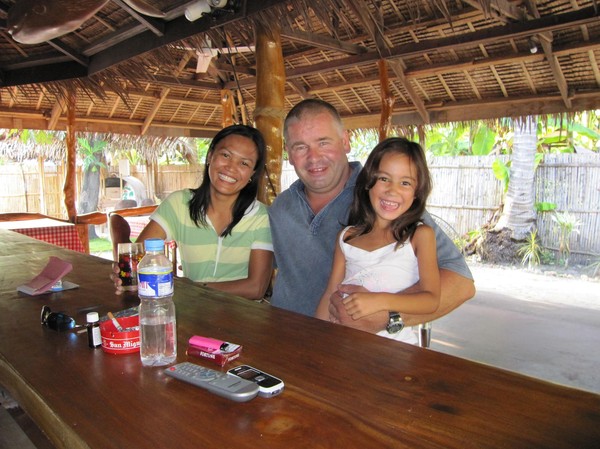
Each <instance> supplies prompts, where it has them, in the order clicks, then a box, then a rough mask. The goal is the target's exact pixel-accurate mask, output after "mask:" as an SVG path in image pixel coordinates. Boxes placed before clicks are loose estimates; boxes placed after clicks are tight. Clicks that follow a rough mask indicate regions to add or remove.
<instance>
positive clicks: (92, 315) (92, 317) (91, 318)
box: [85, 312, 100, 323]
mask: <svg viewBox="0 0 600 449" xmlns="http://www.w3.org/2000/svg"><path fill="white" fill-rule="evenodd" d="M85 319H86V320H87V322H88V323H95V322H96V321H98V320H99V319H100V317H99V316H98V312H88V314H87V315H86V316H85Z"/></svg>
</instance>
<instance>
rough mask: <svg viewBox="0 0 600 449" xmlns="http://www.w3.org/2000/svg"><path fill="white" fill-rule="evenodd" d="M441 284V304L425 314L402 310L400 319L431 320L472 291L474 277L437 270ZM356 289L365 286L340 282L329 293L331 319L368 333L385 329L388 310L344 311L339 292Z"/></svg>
mask: <svg viewBox="0 0 600 449" xmlns="http://www.w3.org/2000/svg"><path fill="white" fill-rule="evenodd" d="M440 286H441V294H440V306H439V307H438V309H437V310H436V311H435V312H433V313H429V314H426V315H409V314H405V313H403V314H402V320H403V321H404V324H405V325H407V326H415V325H417V324H422V323H427V322H429V321H433V320H435V319H437V318H440V317H442V316H444V315H446V314H447V313H449V312H451V311H452V310H454V309H456V308H457V307H458V306H460V305H461V304H463V303H464V302H465V301H467V300H468V299H470V298H472V297H473V296H474V295H475V284H474V283H473V281H472V280H471V279H469V278H466V277H464V276H461V275H460V274H457V273H455V272H453V271H450V270H440ZM418 289H419V284H418V283H417V284H415V285H413V286H412V287H409V288H408V289H406V290H405V291H407V292H410V291H417V290H418ZM359 290H363V291H364V288H363V287H360V286H357V285H343V286H340V291H338V292H335V293H334V294H333V295H332V296H331V301H330V305H329V313H330V314H331V316H332V321H334V322H336V323H340V324H343V325H345V326H348V327H353V328H355V329H359V330H363V331H366V332H371V333H377V332H379V331H381V330H384V329H385V328H386V326H387V323H388V320H389V315H388V313H387V312H378V313H375V314H373V315H369V316H366V317H363V318H361V319H358V320H353V319H352V318H351V317H350V316H348V314H347V313H346V309H345V308H344V305H343V304H342V297H341V296H340V292H341V293H351V292H355V291H359Z"/></svg>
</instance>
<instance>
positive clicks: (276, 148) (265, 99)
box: [254, 21, 285, 205]
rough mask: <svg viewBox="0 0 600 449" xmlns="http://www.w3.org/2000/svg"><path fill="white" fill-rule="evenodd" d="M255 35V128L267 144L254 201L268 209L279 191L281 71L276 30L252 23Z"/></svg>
mask: <svg viewBox="0 0 600 449" xmlns="http://www.w3.org/2000/svg"><path fill="white" fill-rule="evenodd" d="M255 33H256V108H255V109H254V120H255V126H256V127H257V128H258V129H259V130H260V131H261V132H262V134H263V136H264V138H265V141H266V144H267V161H266V167H267V173H266V174H265V176H263V178H262V180H261V183H260V187H259V191H258V199H259V200H260V201H262V202H263V203H265V204H267V205H269V204H271V203H272V202H273V200H274V199H275V197H276V196H277V193H278V192H280V191H281V161H282V159H283V120H284V118H285V112H284V109H283V107H284V101H285V67H284V65H283V52H282V50H281V36H280V30H279V27H278V26H276V24H271V26H269V27H268V28H267V27H266V25H264V24H262V23H259V22H258V21H257V22H256V23H255Z"/></svg>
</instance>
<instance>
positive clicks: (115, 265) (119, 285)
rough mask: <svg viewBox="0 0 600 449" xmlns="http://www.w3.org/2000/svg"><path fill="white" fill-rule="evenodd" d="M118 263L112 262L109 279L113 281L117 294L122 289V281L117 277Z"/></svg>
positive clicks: (121, 291) (120, 292)
mask: <svg viewBox="0 0 600 449" xmlns="http://www.w3.org/2000/svg"><path fill="white" fill-rule="evenodd" d="M119 271H120V269H119V264H118V263H117V262H113V264H112V273H110V280H111V281H113V282H114V283H115V289H116V291H115V293H116V294H117V295H121V294H122V293H123V292H124V290H123V281H122V280H121V278H119Z"/></svg>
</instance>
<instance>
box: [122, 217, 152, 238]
mask: <svg viewBox="0 0 600 449" xmlns="http://www.w3.org/2000/svg"><path fill="white" fill-rule="evenodd" d="M125 220H127V223H129V228H130V229H131V233H130V234H129V238H132V239H135V238H137V236H138V235H140V233H141V232H142V231H143V230H144V228H145V227H146V225H147V224H148V222H149V221H150V215H141V216H139V217H125Z"/></svg>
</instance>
